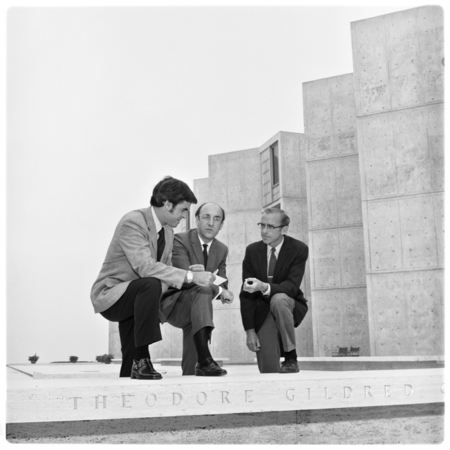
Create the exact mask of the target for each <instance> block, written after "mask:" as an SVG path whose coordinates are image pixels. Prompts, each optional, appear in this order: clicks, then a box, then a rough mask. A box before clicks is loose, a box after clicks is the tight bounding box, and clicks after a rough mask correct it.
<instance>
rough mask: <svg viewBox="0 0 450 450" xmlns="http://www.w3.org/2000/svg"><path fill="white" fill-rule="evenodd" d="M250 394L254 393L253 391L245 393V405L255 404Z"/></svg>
mask: <svg viewBox="0 0 450 450" xmlns="http://www.w3.org/2000/svg"><path fill="white" fill-rule="evenodd" d="M249 392H253V391H252V390H250V391H245V403H253V401H252V400H250V398H249Z"/></svg>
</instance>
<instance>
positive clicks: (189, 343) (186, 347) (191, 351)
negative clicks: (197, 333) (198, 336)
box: [181, 324, 198, 375]
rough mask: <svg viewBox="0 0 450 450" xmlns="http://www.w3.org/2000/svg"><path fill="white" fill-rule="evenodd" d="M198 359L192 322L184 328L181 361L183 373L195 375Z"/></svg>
mask: <svg viewBox="0 0 450 450" xmlns="http://www.w3.org/2000/svg"><path fill="white" fill-rule="evenodd" d="M197 359H198V358H197V350H196V349H195V344H194V338H193V336H192V324H189V325H187V326H186V327H184V328H183V358H182V361H181V368H182V369H183V375H195V364H196V363H197Z"/></svg>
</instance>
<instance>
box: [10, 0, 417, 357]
mask: <svg viewBox="0 0 450 450" xmlns="http://www.w3.org/2000/svg"><path fill="white" fill-rule="evenodd" d="M287 3H289V4H290V5H291V6H283V7H278V6H273V4H272V5H270V4H267V3H261V4H259V6H249V7H247V6H234V7H231V6H230V7H224V6H222V7H219V6H214V7H206V6H193V5H191V6H188V7H181V6H176V7H175V6H174V7H158V6H140V7H118V6H115V7H106V6H105V4H104V3H102V2H90V4H92V5H98V6H97V7H90V8H86V7H81V5H83V4H85V3H82V2H78V3H75V2H72V5H73V6H78V7H76V8H72V7H69V6H64V7H60V8H54V7H52V8H43V7H41V8H30V7H20V8H19V7H13V8H11V9H9V10H8V11H6V9H5V20H7V55H6V56H7V59H6V61H7V64H6V69H7V72H6V82H7V85H6V86H7V87H6V100H7V108H6V119H7V121H6V143H7V151H6V158H5V167H6V170H5V171H6V176H7V183H6V197H5V198H6V220H5V223H6V293H5V297H6V301H5V310H6V348H7V352H6V363H27V360H28V357H29V356H31V355H34V354H35V353H36V354H38V355H39V356H40V360H39V362H52V361H67V360H68V358H69V356H70V355H77V356H78V357H79V360H82V361H93V360H95V357H96V356H97V355H101V354H104V353H107V352H108V322H107V321H106V320H105V319H104V318H103V317H102V316H101V315H99V314H94V310H93V307H92V304H91V301H90V290H91V287H92V284H93V282H94V281H95V279H96V277H97V275H98V273H99V271H100V268H101V264H102V262H103V259H104V256H105V254H106V250H107V247H108V244H109V242H110V240H111V238H112V234H113V231H114V228H115V226H116V225H117V222H118V221H119V219H120V218H121V217H122V216H123V215H124V214H125V213H127V212H128V211H131V210H133V209H137V208H143V207H147V206H148V205H149V199H150V196H151V192H152V189H153V187H154V185H155V184H156V183H157V182H158V181H159V180H160V179H161V178H163V177H164V176H165V175H172V176H174V177H176V178H180V179H182V180H184V181H185V182H187V183H188V184H189V185H190V186H191V187H193V180H194V179H198V178H206V177H208V155H212V154H218V153H225V152H231V151H236V150H243V149H248V148H255V147H259V146H260V145H262V144H263V143H264V142H265V141H267V140H268V139H269V138H271V137H272V136H273V135H274V134H276V133H277V132H278V131H280V130H282V131H291V132H300V133H301V132H303V112H302V104H303V99H302V83H304V82H308V81H312V80H317V79H321V78H327V77H331V76H336V75H342V74H346V73H350V72H352V71H353V67H352V52H351V33H350V23H351V22H352V21H356V20H361V19H366V18H370V17H374V16H378V15H382V14H388V13H392V12H395V11H400V10H404V9H409V8H411V7H415V6H418V5H419V4H418V3H417V2H416V3H414V2H410V3H409V4H408V5H405V4H404V2H398V3H394V2H392V3H391V4H390V5H389V3H388V2H385V3H383V2H377V4H378V5H379V6H377V7H375V6H370V7H369V6H365V7H355V6H326V7H325V6H320V7H315V6H314V7H313V6H301V4H300V2H287ZM297 3H298V4H297ZM327 3H328V4H331V3H332V2H327ZM402 3H403V4H402ZM28 4H31V3H30V2H28V3H27V2H22V3H20V4H18V5H25V6H26V5H28ZM49 4H51V2H50V3H47V5H49ZM55 4H56V3H55ZM117 4H118V3H114V2H110V5H117ZM135 4H136V5H144V4H145V2H137V3H135ZM396 4H397V5H398V6H395V5H396ZM292 5H295V6H292ZM12 6H15V5H12ZM255 170H258V168H255ZM116 356H119V355H116Z"/></svg>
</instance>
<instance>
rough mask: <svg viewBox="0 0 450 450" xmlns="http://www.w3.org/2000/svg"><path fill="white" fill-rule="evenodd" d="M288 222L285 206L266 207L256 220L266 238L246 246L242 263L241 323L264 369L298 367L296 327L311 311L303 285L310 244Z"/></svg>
mask: <svg viewBox="0 0 450 450" xmlns="http://www.w3.org/2000/svg"><path fill="white" fill-rule="evenodd" d="M289 222H290V219H289V217H288V215H287V214H286V213H285V212H284V211H283V210H282V209H277V208H267V209H266V210H265V211H264V212H263V214H262V217H261V222H260V223H258V226H259V228H260V230H261V238H262V241H259V242H254V243H253V244H250V245H249V246H248V247H247V249H246V251H245V257H244V261H243V266H242V278H243V285H242V289H241V293H240V296H239V297H240V300H241V315H242V322H243V325H244V329H245V331H246V333H247V347H248V348H249V349H250V350H251V351H252V352H256V358H257V361H258V368H259V371H260V372H261V373H273V372H279V373H295V372H298V371H299V368H298V363H297V352H296V347H295V327H297V326H298V325H300V323H301V322H302V320H303V318H304V317H305V315H306V312H307V311H308V306H307V302H306V299H305V297H304V296H303V292H302V291H301V289H300V284H301V282H302V279H303V275H304V273H305V265H306V260H307V259H308V247H307V245H306V244H304V243H303V242H301V241H299V240H297V239H294V238H292V237H290V236H287V235H286V233H287V231H288V227H289ZM280 345H281V347H282V348H280ZM281 353H284V358H285V360H284V362H283V363H282V364H281V368H280V356H281Z"/></svg>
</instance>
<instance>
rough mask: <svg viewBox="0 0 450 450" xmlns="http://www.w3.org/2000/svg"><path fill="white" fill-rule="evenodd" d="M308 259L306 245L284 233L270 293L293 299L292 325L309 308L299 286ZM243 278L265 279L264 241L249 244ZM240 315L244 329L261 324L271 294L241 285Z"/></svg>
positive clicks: (265, 247) (256, 329)
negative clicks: (281, 294)
mask: <svg viewBox="0 0 450 450" xmlns="http://www.w3.org/2000/svg"><path fill="white" fill-rule="evenodd" d="M307 259H308V246H307V245H306V244H304V243H303V242H301V241H299V240H297V239H294V238H292V237H290V236H287V235H285V236H284V242H283V245H282V246H281V250H280V254H279V255H278V259H277V264H276V266H275V272H274V275H273V279H272V283H269V284H270V297H272V296H273V295H275V294H279V293H284V294H286V295H288V296H289V297H291V298H293V299H294V300H295V308H294V326H295V327H297V326H298V325H300V322H301V321H302V320H303V318H304V316H305V314H306V312H305V307H306V311H307V310H308V306H307V301H306V299H305V297H304V296H303V292H302V291H301V289H300V284H301V282H302V279H303V275H304V273H305V265H306V260H307ZM246 278H257V279H258V280H260V281H263V282H264V283H268V279H267V245H266V244H264V242H263V241H259V242H254V243H253V244H250V245H249V246H248V247H247V249H246V251H245V257H244V261H243V264H242V281H244V280H245V279H246ZM239 298H240V300H241V316H242V323H243V325H244V329H245V330H250V329H252V328H254V329H255V331H256V332H258V330H259V329H260V328H261V325H262V324H263V322H264V320H265V319H266V317H267V314H269V311H270V298H269V297H264V296H263V294H262V292H254V293H250V292H246V291H244V290H243V285H242V288H241V293H240V295H239Z"/></svg>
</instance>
